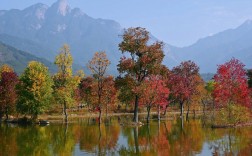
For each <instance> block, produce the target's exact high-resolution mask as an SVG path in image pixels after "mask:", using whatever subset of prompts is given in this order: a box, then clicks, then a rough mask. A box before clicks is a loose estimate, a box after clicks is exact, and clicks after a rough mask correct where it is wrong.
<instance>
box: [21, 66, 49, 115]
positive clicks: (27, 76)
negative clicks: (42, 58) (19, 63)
mask: <svg viewBox="0 0 252 156" xmlns="http://www.w3.org/2000/svg"><path fill="white" fill-rule="evenodd" d="M52 85H53V81H52V79H51V77H50V75H49V71H48V68H47V67H45V66H44V65H43V64H42V63H40V62H36V61H31V62H29V64H28V67H27V68H26V69H25V71H24V73H23V74H22V75H21V76H20V84H19V85H18V94H19V98H18V102H17V111H18V112H20V113H23V114H28V115H31V116H32V119H33V120H35V119H37V117H38V115H39V114H41V113H43V112H44V111H45V110H46V108H47V107H48V106H49V104H50V101H51V97H52Z"/></svg>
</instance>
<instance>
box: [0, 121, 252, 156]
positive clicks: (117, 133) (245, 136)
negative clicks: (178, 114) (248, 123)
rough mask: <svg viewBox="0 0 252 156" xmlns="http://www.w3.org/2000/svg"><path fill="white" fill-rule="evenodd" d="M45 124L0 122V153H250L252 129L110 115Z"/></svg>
mask: <svg viewBox="0 0 252 156" xmlns="http://www.w3.org/2000/svg"><path fill="white" fill-rule="evenodd" d="M90 121H92V120H86V119H82V120H79V121H78V122H77V123H69V124H60V123H59V124H52V125H49V126H46V127H40V126H35V125H34V126H31V125H30V126H17V125H7V124H3V123H2V124H1V125H0V138H1V139H0V144H1V146H0V155H27V156H29V155H41V156H42V155H43V156H47V155H48V156H50V155H63V156H64V155H83V154H84V155H85V154H87V155H88V154H94V155H174V156H176V155H196V154H202V155H203V154H208V155H250V154H251V153H252V148H251V145H252V127H247V128H239V129H211V128H207V126H206V127H203V126H202V123H203V122H202V121H200V120H190V121H189V122H184V125H183V129H182V128H181V120H180V119H178V120H175V121H161V122H158V121H151V122H150V124H146V125H144V126H142V127H130V126H121V125H120V124H119V123H118V121H117V120H115V119H112V120H111V122H109V123H108V124H104V123H103V124H101V125H100V126H99V125H98V124H97V123H95V122H90Z"/></svg>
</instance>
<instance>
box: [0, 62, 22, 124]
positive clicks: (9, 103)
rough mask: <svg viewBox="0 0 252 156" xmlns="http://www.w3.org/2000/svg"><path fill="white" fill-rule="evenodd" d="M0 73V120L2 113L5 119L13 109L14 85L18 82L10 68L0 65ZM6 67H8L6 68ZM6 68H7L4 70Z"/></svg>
mask: <svg viewBox="0 0 252 156" xmlns="http://www.w3.org/2000/svg"><path fill="white" fill-rule="evenodd" d="M2 67H4V68H1V73H0V77H1V79H0V120H1V118H2V117H3V114H5V116H6V120H8V119H9V114H10V113H12V112H14V111H15V107H16V101H17V92H16V85H17V84H18V76H17V74H16V73H15V72H14V71H13V69H12V68H10V67H8V66H6V65H5V66H2ZM6 67H8V68H6ZM6 69H8V70H6Z"/></svg>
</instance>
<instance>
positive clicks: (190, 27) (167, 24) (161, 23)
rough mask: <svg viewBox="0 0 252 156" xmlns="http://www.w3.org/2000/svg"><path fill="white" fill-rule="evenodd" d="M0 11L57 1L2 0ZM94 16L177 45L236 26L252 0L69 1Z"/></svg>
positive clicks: (250, 14) (246, 14) (248, 16)
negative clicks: (146, 31)
mask: <svg viewBox="0 0 252 156" xmlns="http://www.w3.org/2000/svg"><path fill="white" fill-rule="evenodd" d="M0 1H1V2H0V10H9V9H13V8H15V9H24V8H26V7H28V6H30V5H32V4H36V3H38V2H40V3H44V4H47V5H49V6H50V5H51V4H52V3H54V2H55V1H56V0H0ZM68 3H69V5H70V6H71V8H75V7H79V8H81V9H82V10H83V11H84V12H85V13H86V14H88V15H89V16H91V17H94V18H104V19H112V20H116V21H117V22H119V23H120V24H121V26H122V27H125V28H127V27H134V26H141V27H145V28H147V30H148V31H150V32H151V33H152V34H153V35H154V36H156V37H157V38H159V39H160V40H163V41H164V42H166V43H169V44H172V45H175V46H180V47H182V46H187V45H190V44H192V43H194V42H196V41H197V40H198V39H200V38H203V37H206V36H209V35H213V34H215V33H218V32H220V31H223V30H226V29H229V28H235V27H237V26H239V25H240V24H242V23H243V22H244V21H246V20H247V19H252V9H251V8H252V1H251V0H221V1H220V0H124V1H123V0H68Z"/></svg>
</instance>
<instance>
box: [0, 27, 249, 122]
mask: <svg viewBox="0 0 252 156" xmlns="http://www.w3.org/2000/svg"><path fill="white" fill-rule="evenodd" d="M122 38H123V40H122V42H121V43H120V44H119V50H120V51H121V52H122V54H123V56H122V57H121V59H120V60H119V64H118V65H117V67H118V71H119V73H120V75H119V76H118V77H116V78H114V77H113V76H111V75H107V74H106V71H107V69H108V67H109V65H110V61H109V60H108V58H107V56H106V53H105V52H96V53H95V54H94V56H93V58H92V59H91V60H90V61H89V63H88V68H89V69H90V71H91V72H92V75H91V76H85V75H84V72H83V71H78V72H77V73H76V74H73V72H72V64H73V58H72V56H71V53H70V48H69V46H68V45H63V47H62V48H61V49H60V53H59V54H58V55H57V56H56V58H55V64H56V65H57V67H58V72H57V73H56V74H54V75H50V74H49V71H48V68H47V67H46V66H45V65H43V64H42V63H40V62H36V61H31V62H29V64H28V66H27V67H26V69H25V70H24V72H23V74H22V75H21V76H20V77H18V75H17V74H16V73H15V72H14V70H13V69H12V68H11V67H9V66H8V65H3V66H2V67H1V69H0V118H1V119H2V118H3V117H4V116H6V117H5V118H6V119H7V120H8V118H9V115H10V114H13V113H15V114H16V113H18V114H22V115H29V116H30V117H31V119H32V120H36V119H37V118H38V115H39V114H41V113H44V112H45V111H48V110H50V109H53V108H55V107H57V108H58V107H60V108H61V109H62V113H63V114H64V116H65V119H66V120H67V118H68V111H67V110H68V109H69V108H70V107H76V108H77V107H86V108H88V110H90V111H97V112H99V123H101V116H102V112H106V115H107V113H108V112H109V111H111V110H114V111H115V110H118V109H122V106H124V107H126V108H127V106H133V109H134V118H133V121H134V122H136V123H138V110H139V108H146V110H147V113H148V114H147V121H149V119H150V112H151V109H153V108H156V109H157V111H158V119H160V114H161V112H162V113H164V114H165V113H166V111H167V108H168V106H169V105H178V106H179V108H180V111H181V116H183V112H184V108H186V110H187V114H186V116H187V117H188V113H189V110H197V109H198V108H197V107H199V106H200V107H201V109H202V110H203V112H204V114H205V112H206V109H208V110H209V108H211V110H213V113H215V110H216V109H218V110H220V111H219V112H221V113H219V115H220V116H219V118H220V119H221V121H220V122H223V121H222V119H226V120H225V121H228V122H231V123H234V124H236V123H239V122H242V121H245V120H246V119H247V118H248V117H249V109H248V108H251V89H250V88H249V87H251V86H252V71H249V72H247V71H246V70H245V69H244V65H243V64H242V63H241V62H240V61H239V60H237V59H235V58H233V59H231V60H230V61H229V62H226V63H224V64H223V65H219V66H218V70H217V73H216V74H215V76H214V78H213V80H211V81H209V82H207V83H205V82H204V81H203V80H202V78H201V77H200V74H199V67H198V66H197V64H195V63H194V62H193V61H185V62H182V63H181V64H180V65H178V66H176V67H174V68H173V69H171V70H170V69H168V68H167V67H166V66H165V65H163V64H162V61H163V58H164V52H163V43H162V42H159V41H156V42H154V43H150V40H149V32H148V31H146V29H144V28H140V27H137V28H129V29H127V30H125V32H124V34H123V36H122ZM214 116H215V115H214Z"/></svg>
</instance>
